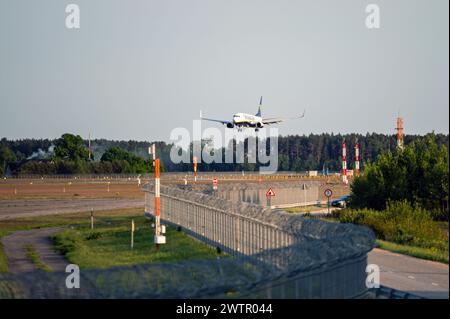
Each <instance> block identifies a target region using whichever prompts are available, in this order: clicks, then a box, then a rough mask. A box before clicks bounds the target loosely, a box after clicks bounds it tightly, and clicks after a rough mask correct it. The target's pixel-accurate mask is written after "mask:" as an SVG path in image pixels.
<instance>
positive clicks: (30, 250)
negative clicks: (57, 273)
mask: <svg viewBox="0 0 450 319" xmlns="http://www.w3.org/2000/svg"><path fill="white" fill-rule="evenodd" d="M24 248H25V251H26V253H27V257H28V258H29V259H31V261H32V262H33V263H34V264H35V265H36V266H37V267H38V268H39V269H40V270H43V271H51V269H50V267H49V266H47V265H46V264H44V263H43V262H42V260H41V256H39V253H38V252H37V251H36V249H35V248H34V247H33V245H31V244H28V245H25V246H24Z"/></svg>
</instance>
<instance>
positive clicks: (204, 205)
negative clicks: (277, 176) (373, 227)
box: [144, 185, 374, 298]
mask: <svg viewBox="0 0 450 319" xmlns="http://www.w3.org/2000/svg"><path fill="white" fill-rule="evenodd" d="M144 192H145V211H146V212H150V213H151V212H153V208H154V189H153V186H152V185H146V186H145V187H144ZM161 218H162V220H163V221H165V222H166V223H168V224H171V225H175V226H178V227H182V228H183V230H184V231H186V232H187V233H189V234H190V235H191V236H193V237H195V238H197V239H199V240H201V241H203V242H205V243H207V244H209V245H211V246H214V247H218V248H220V249H222V250H224V251H226V252H227V253H229V254H231V255H233V256H235V257H237V258H239V259H246V260H250V261H251V262H252V263H255V262H260V263H263V264H264V265H265V266H269V267H270V268H271V269H273V271H274V273H276V274H277V276H279V277H280V278H284V279H274V276H271V278H272V279H271V280H270V282H268V283H266V285H265V286H264V287H263V288H260V289H259V290H258V291H259V293H257V292H255V291H256V290H252V291H248V292H247V296H248V297H273V296H274V295H276V297H277V298H297V297H299V296H300V297H302V298H322V297H325V298H349V297H358V296H362V295H364V294H365V293H367V288H366V287H365V276H366V274H365V267H366V265H367V253H368V252H369V251H370V250H371V249H372V248H373V245H374V235H373V233H372V232H371V231H370V230H368V229H366V228H363V227H358V226H354V225H344V224H338V223H327V222H323V221H319V220H307V219H305V218H302V217H300V216H297V215H292V214H288V213H285V212H283V211H280V210H271V209H267V208H263V207H260V206H257V205H253V204H249V203H243V202H242V203H236V202H232V201H229V200H226V199H223V198H219V197H215V196H211V195H208V194H202V193H199V192H194V191H188V190H182V189H177V188H172V187H161ZM168 240H170V238H169V239H168ZM275 277H276V276H275ZM293 285H294V286H293Z"/></svg>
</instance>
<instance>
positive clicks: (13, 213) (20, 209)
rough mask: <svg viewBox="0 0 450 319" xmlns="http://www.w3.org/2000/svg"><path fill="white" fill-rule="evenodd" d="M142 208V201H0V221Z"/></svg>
mask: <svg viewBox="0 0 450 319" xmlns="http://www.w3.org/2000/svg"><path fill="white" fill-rule="evenodd" d="M143 206H144V200H143V199H61V200H60V199H51V200H37V199H36V200H0V220H1V219H11V218H17V217H31V216H42V215H54V214H64V213H77V212H85V211H90V210H91V209H94V210H96V211H97V210H107V209H123V208H135V207H143Z"/></svg>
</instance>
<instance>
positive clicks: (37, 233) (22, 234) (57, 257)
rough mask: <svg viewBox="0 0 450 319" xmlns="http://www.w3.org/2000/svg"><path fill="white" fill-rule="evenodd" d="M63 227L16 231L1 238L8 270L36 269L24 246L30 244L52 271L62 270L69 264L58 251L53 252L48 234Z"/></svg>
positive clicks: (21, 271) (12, 271) (27, 270)
mask: <svg viewBox="0 0 450 319" xmlns="http://www.w3.org/2000/svg"><path fill="white" fill-rule="evenodd" d="M63 229H64V228H61V227H53V228H43V229H34V230H24V231H16V232H14V233H12V234H11V235H8V236H5V237H3V238H2V239H1V241H2V244H3V249H4V252H5V255H6V258H7V259H8V270H9V272H10V273H12V274H20V273H24V272H30V271H34V270H37V269H38V267H37V266H36V264H35V263H33V261H32V260H31V259H30V258H29V257H27V252H26V248H25V247H26V246H27V245H32V246H33V248H34V249H35V250H36V252H37V253H38V255H39V257H40V259H41V261H42V263H44V264H45V265H47V266H48V267H49V268H50V269H51V270H52V271H55V272H64V271H65V269H66V266H67V265H68V264H69V263H68V262H67V260H66V259H65V258H64V257H63V256H62V255H61V254H59V253H57V252H55V250H54V248H53V243H52V241H51V239H50V236H51V235H53V234H55V233H57V232H60V231H62V230H63Z"/></svg>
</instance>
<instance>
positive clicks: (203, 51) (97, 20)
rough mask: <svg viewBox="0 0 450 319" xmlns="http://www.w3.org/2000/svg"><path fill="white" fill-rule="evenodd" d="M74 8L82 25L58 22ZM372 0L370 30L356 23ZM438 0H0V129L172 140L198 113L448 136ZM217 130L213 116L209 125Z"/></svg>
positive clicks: (444, 35)
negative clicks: (374, 18) (399, 125)
mask: <svg viewBox="0 0 450 319" xmlns="http://www.w3.org/2000/svg"><path fill="white" fill-rule="evenodd" d="M69 3H76V4H78V5H79V7H80V10H81V20H80V21H81V28H80V29H67V28H66V26H65V17H66V13H65V7H66V5H67V4H69ZM369 3H375V4H378V5H379V7H380V10H381V11H380V29H368V28H367V27H366V24H365V19H366V16H367V13H366V12H365V8H366V5H367V4H369ZM448 7H449V2H448V0H431V1H430V0H383V1H381V0H370V1H363V0H340V1H336V0H296V1H295V0H291V1H288V0H281V1H279V0H277V1H274V0H270V1H269V0H220V1H219V0H154V1H150V0H132V1H122V0H104V1H100V0H70V1H61V0H51V1H50V0H39V1H35V0H29V1H24V0H9V1H8V0H0V137H7V138H24V137H35V138H55V137H59V136H60V135H61V134H62V133H65V132H71V133H76V134H80V135H82V136H84V137H87V135H88V132H89V131H90V132H91V134H92V136H93V137H94V138H109V139H121V140H122V139H124V140H128V139H137V140H166V141H168V140H169V135H170V131H171V130H172V129H173V128H175V127H186V128H188V129H189V130H192V120H193V119H198V114H199V110H200V109H201V110H202V111H203V114H204V116H208V117H216V118H219V119H231V116H232V114H233V113H236V112H247V113H252V114H254V113H255V112H256V110H257V104H258V101H259V96H260V95H263V96H264V107H263V116H268V117H269V116H278V115H279V116H293V115H298V114H301V113H302V111H303V109H306V118H305V119H303V120H297V121H291V122H286V123H284V124H282V125H280V126H279V132H280V134H282V135H286V134H309V133H321V132H330V133H331V132H334V133H338V132H340V133H349V132H357V133H366V132H380V133H392V134H393V133H394V132H395V131H394V127H395V118H396V117H397V114H398V113H399V112H400V114H401V115H402V116H403V117H404V119H405V131H406V133H413V134H415V133H419V134H423V133H427V132H431V131H433V130H434V131H436V132H443V133H448V132H449V120H448V116H449V91H448V87H449V42H448V37H449V34H448V32H449V31H448V30H449V16H448V11H449V8H448ZM208 125H212V126H217V127H219V126H220V125H219V124H218V125H216V124H208Z"/></svg>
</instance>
